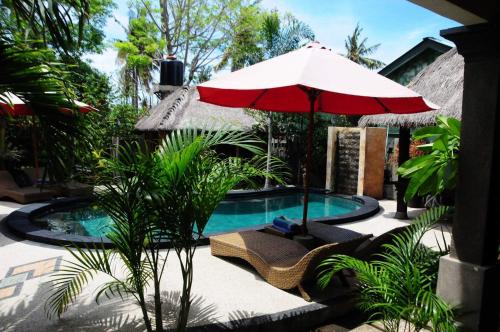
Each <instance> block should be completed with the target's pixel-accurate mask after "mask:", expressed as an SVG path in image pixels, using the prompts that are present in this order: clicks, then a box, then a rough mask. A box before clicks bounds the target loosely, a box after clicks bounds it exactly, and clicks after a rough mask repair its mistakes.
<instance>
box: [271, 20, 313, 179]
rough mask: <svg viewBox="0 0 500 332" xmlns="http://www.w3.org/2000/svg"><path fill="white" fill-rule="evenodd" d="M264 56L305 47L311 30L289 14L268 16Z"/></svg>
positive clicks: (311, 36)
mask: <svg viewBox="0 0 500 332" xmlns="http://www.w3.org/2000/svg"><path fill="white" fill-rule="evenodd" d="M261 29H262V31H261V33H262V36H263V47H262V49H263V54H264V58H266V59H270V58H273V57H275V56H278V55H282V54H285V53H288V52H290V51H293V50H296V49H298V48H299V47H301V46H303V45H304V44H305V43H306V42H308V41H312V40H314V32H313V31H312V30H311V28H310V27H309V26H308V25H307V24H305V23H304V22H301V21H300V20H298V19H297V18H295V17H294V16H292V15H290V14H287V15H285V17H284V19H281V18H280V16H279V14H278V13H277V12H276V11H273V12H271V13H269V14H267V15H266V16H265V17H264V20H263V23H262V28H261ZM272 128H273V117H272V112H269V115H268V124H267V168H266V170H267V172H268V173H271V159H272V158H271V157H272V139H273V133H272ZM269 186H270V183H269V178H268V177H266V181H265V183H264V188H269Z"/></svg>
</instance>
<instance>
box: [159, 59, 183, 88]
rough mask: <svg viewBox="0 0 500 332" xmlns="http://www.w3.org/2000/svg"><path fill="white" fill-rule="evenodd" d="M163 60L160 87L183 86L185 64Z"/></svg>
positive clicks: (172, 60)
mask: <svg viewBox="0 0 500 332" xmlns="http://www.w3.org/2000/svg"><path fill="white" fill-rule="evenodd" d="M172 58H173V59H171V60H163V61H162V62H161V64H160V85H174V86H182V85H183V83H184V64H183V63H182V61H179V60H175V57H172Z"/></svg>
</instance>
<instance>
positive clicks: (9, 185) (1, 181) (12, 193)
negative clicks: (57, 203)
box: [0, 171, 56, 204]
mask: <svg viewBox="0 0 500 332" xmlns="http://www.w3.org/2000/svg"><path fill="white" fill-rule="evenodd" d="M54 196H56V192H55V191H53V190H50V189H40V188H36V187H32V186H29V187H22V188H21V187H19V186H18V185H17V183H16V182H15V181H14V178H13V177H12V175H10V173H9V172H8V171H0V198H4V197H8V198H10V199H12V200H14V201H16V202H18V203H21V204H28V203H32V202H37V201H44V200H48V199H51V198H53V197H54Z"/></svg>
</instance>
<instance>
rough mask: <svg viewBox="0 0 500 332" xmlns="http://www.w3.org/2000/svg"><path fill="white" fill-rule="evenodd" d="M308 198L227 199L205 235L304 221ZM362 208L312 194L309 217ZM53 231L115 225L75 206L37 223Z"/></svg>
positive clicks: (91, 232) (92, 208) (102, 230)
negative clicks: (278, 220) (276, 221)
mask: <svg viewBox="0 0 500 332" xmlns="http://www.w3.org/2000/svg"><path fill="white" fill-rule="evenodd" d="M303 196H304V195H303V194H302V193H292V194H285V195H280V196H271V197H262V198H251V199H238V200H227V201H223V202H221V203H220V205H219V206H218V207H217V209H216V210H215V211H214V213H213V214H212V216H211V217H210V220H209V222H208V224H207V226H206V228H205V231H204V234H205V235H208V234H211V233H220V232H230V231H232V230H236V229H240V228H245V227H251V226H256V225H261V224H269V223H272V220H273V219H274V218H275V217H277V216H281V215H284V216H286V217H288V218H291V219H302V206H303V200H304V197H303ZM360 207H361V205H360V204H359V203H357V202H354V201H352V200H349V199H343V198H340V197H335V196H329V195H324V194H315V193H312V194H310V195H309V213H308V218H310V219H314V218H321V217H327V216H338V215H342V214H346V213H349V212H352V211H355V210H357V209H359V208H360ZM35 222H36V223H41V224H43V225H44V226H45V227H46V228H48V229H50V230H52V231H62V232H65V233H69V234H78V235H85V236H95V237H100V236H105V235H106V233H107V232H108V231H109V227H110V225H111V223H112V220H111V218H109V217H108V216H107V215H106V214H105V213H104V212H103V211H101V210H100V209H99V208H98V207H97V205H95V204H93V205H92V204H91V205H86V206H79V207H73V208H70V209H68V210H59V211H56V212H52V213H49V214H46V215H44V216H41V217H39V218H37V219H36V220H35Z"/></svg>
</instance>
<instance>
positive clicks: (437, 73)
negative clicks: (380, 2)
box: [358, 48, 464, 127]
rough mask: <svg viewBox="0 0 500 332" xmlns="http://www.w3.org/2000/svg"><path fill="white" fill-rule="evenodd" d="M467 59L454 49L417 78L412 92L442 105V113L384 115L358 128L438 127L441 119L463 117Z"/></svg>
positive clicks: (364, 119) (367, 119)
mask: <svg viewBox="0 0 500 332" xmlns="http://www.w3.org/2000/svg"><path fill="white" fill-rule="evenodd" d="M463 87H464V59H463V57H462V56H461V55H460V54H458V52H457V49H456V48H453V49H451V50H449V51H448V52H446V53H445V54H443V55H441V56H439V57H438V58H437V59H436V60H435V61H434V62H433V63H431V64H430V65H429V66H427V67H426V68H425V69H424V70H422V71H421V72H420V73H418V74H417V76H415V77H414V78H413V79H412V80H411V82H410V83H409V84H408V88H410V89H412V90H413V91H415V92H418V93H420V94H421V95H422V96H424V97H425V98H426V99H428V100H429V101H431V102H433V103H435V104H437V105H439V106H440V107H441V108H440V109H439V110H435V111H430V112H423V113H416V114H381V115H366V116H363V117H361V119H360V120H359V122H358V124H359V126H361V127H366V126H391V127H422V126H427V125H432V124H434V123H435V119H436V116H437V115H444V116H450V117H454V118H457V119H460V118H461V117H462V93H463Z"/></svg>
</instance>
